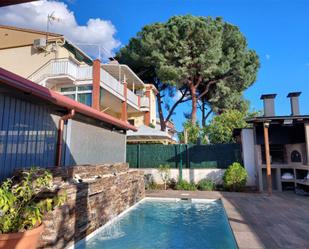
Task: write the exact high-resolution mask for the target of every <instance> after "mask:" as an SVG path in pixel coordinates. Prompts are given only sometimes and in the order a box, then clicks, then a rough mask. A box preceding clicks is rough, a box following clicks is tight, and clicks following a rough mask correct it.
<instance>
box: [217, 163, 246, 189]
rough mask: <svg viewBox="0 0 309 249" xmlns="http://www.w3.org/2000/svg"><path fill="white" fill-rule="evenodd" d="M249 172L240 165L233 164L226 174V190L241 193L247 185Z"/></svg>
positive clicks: (224, 180)
mask: <svg viewBox="0 0 309 249" xmlns="http://www.w3.org/2000/svg"><path fill="white" fill-rule="evenodd" d="M247 176H248V174H247V171H246V169H245V168H244V167H243V166H242V165H241V164H240V163H236V162H235V163H233V164H232V165H230V166H229V167H228V168H227V170H226V171H225V173H224V176H223V185H224V188H225V189H227V190H231V191H241V190H242V189H243V188H244V187H245V186H246V183H247Z"/></svg>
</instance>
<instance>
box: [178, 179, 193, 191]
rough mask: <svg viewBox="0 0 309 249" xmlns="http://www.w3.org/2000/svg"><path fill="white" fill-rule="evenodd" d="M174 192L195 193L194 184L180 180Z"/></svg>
mask: <svg viewBox="0 0 309 249" xmlns="http://www.w3.org/2000/svg"><path fill="white" fill-rule="evenodd" d="M176 190H190V191H195V190H196V186H195V184H194V183H189V182H187V181H186V180H180V181H178V183H177V184H176Z"/></svg>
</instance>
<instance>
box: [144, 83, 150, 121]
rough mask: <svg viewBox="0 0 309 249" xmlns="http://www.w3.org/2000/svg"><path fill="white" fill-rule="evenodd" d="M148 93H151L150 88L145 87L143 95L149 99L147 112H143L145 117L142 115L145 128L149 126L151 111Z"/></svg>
mask: <svg viewBox="0 0 309 249" xmlns="http://www.w3.org/2000/svg"><path fill="white" fill-rule="evenodd" d="M150 91H151V87H150V86H147V87H146V93H145V95H146V97H148V99H149V111H147V112H145V115H144V122H145V125H147V126H149V125H150V111H151V101H150Z"/></svg>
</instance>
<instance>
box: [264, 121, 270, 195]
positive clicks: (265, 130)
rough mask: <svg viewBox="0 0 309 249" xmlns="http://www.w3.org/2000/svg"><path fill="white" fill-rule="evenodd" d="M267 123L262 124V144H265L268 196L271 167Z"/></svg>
mask: <svg viewBox="0 0 309 249" xmlns="http://www.w3.org/2000/svg"><path fill="white" fill-rule="evenodd" d="M268 127H269V123H267V122H265V123H264V144H265V158H266V174H267V190H268V194H269V195H271V194H272V182H271V165H270V152H269V136H268Z"/></svg>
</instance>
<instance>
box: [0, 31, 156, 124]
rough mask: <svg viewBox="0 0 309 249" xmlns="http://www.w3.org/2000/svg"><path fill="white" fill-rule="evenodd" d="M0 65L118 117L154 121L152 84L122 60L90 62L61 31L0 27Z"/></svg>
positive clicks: (137, 120) (154, 92)
mask: <svg viewBox="0 0 309 249" xmlns="http://www.w3.org/2000/svg"><path fill="white" fill-rule="evenodd" d="M0 67H3V68H5V69H7V70H9V71H11V72H14V73H16V74H18V75H20V76H22V77H24V78H27V79H29V80H31V81H33V82H35V83H37V84H39V85H42V86H45V87H47V88H49V89H52V90H54V91H58V92H60V93H61V94H62V95H65V96H67V97H69V98H72V99H74V100H76V101H78V102H81V103H83V104H86V105H88V106H92V107H93V108H95V109H96V110H99V111H101V112H104V113H107V114H110V115H112V116H114V117H116V118H119V119H121V120H123V121H127V120H129V122H130V123H132V124H134V123H136V125H137V126H138V124H139V123H143V124H145V125H150V124H151V123H152V124H155V120H156V101H155V94H156V89H155V88H153V87H152V86H151V85H146V84H144V83H143V81H142V80H141V79H140V78H139V77H138V76H137V75H136V74H135V73H134V72H133V71H132V70H131V69H130V68H129V67H128V66H127V65H120V64H118V63H117V62H116V61H111V62H110V63H109V64H101V62H100V61H99V60H94V61H93V60H92V59H91V58H90V57H89V56H87V54H86V53H84V52H83V51H82V50H81V49H79V48H78V47H77V46H76V45H74V44H73V43H72V42H70V41H69V40H67V39H66V38H65V37H64V36H63V35H60V34H55V33H48V34H46V32H41V31H37V30H31V29H23V28H16V27H10V26H0Z"/></svg>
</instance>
